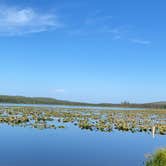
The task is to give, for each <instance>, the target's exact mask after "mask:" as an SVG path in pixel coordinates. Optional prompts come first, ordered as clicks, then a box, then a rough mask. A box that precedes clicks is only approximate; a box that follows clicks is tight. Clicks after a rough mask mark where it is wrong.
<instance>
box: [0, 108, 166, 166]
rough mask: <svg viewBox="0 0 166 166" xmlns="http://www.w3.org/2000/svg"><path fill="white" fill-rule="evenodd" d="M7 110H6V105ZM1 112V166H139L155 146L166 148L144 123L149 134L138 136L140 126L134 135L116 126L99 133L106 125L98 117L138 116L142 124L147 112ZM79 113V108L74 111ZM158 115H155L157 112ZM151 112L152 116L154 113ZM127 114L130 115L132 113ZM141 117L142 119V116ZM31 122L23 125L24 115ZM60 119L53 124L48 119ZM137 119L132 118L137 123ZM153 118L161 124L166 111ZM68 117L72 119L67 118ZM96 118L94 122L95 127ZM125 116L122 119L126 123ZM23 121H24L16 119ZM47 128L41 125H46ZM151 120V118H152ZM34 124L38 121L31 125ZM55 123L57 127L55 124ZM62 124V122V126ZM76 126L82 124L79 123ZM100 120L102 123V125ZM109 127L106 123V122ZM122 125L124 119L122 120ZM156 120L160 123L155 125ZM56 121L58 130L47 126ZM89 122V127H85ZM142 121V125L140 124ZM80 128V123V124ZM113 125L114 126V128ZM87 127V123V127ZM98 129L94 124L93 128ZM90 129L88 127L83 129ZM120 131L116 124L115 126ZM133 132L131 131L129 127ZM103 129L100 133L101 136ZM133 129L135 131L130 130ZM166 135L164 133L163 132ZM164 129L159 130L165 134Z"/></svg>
mask: <svg viewBox="0 0 166 166" xmlns="http://www.w3.org/2000/svg"><path fill="white" fill-rule="evenodd" d="M9 108H10V107H9ZM38 109H39V108H30V107H29V108H28V107H25V108H22V107H21V108H12V107H11V108H10V109H8V108H1V109H0V114H1V115H0V120H1V123H0V133H1V134H0V147H1V148H0V151H1V153H0V165H2V166H37V165H39V166H46V165H47V166H53V165H57V166H141V165H142V166H143V165H144V162H145V160H146V159H145V155H147V154H150V153H152V152H153V151H155V150H156V149H158V148H161V147H165V146H166V141H165V140H166V135H160V134H155V135H154V134H152V132H151V131H150V129H149V128H148V126H146V125H147V124H148V125H149V123H147V122H146V123H145V126H144V127H147V128H144V129H146V131H147V132H137V131H139V130H138V128H139V127H141V126H139V125H137V126H135V131H133V130H130V128H129V130H128V131H127V130H126V128H123V130H124V131H120V130H122V128H121V127H122V126H119V128H118V129H112V130H110V131H109V132H107V130H105V129H108V126H105V125H104V128H99V130H97V128H95V127H97V126H98V124H100V125H101V126H100V127H102V124H103V123H104V122H102V121H101V119H100V118H101V117H102V118H105V116H104V115H105V114H108V115H107V116H108V117H110V116H111V115H112V114H113V115H114V116H112V118H115V120H128V119H130V118H131V117H132V118H133V117H134V116H135V114H138V116H139V118H140V119H141V121H142V122H143V121H146V120H147V118H146V117H149V115H151V113H150V114H149V112H147V111H138V112H136V111H130V112H129V113H128V112H126V111H120V112H118V111H114V112H113V113H110V111H107V112H105V113H102V112H98V111H97V112H93V111H92V112H91V113H90V114H88V112H86V109H85V112H82V110H81V111H80V112H79V111H77V109H76V110H72V109H71V110H70V111H69V112H66V109H64V111H62V110H56V109H55V110H49V109H48V110H47V108H45V107H44V108H43V109H41V110H38ZM78 110H79V109H78ZM156 112H157V113H158V111H156ZM156 112H154V111H152V113H153V114H157V113H156ZM130 114H131V115H130ZM140 114H142V116H140ZM26 116H27V117H28V118H29V119H31V120H30V121H27V120H26V118H25V117H26ZM53 116H55V117H57V118H58V119H59V120H60V119H61V120H60V121H59V120H58V119H54V120H51V119H49V118H50V117H53ZM138 116H136V117H135V122H134V123H136V122H137V118H138ZM158 116H159V118H158V117H157V116H155V117H152V118H153V120H154V119H155V118H157V120H159V119H161V122H162V123H163V120H165V111H164V110H161V111H160V114H159V115H158ZM69 117H70V119H69ZM78 117H79V118H80V119H82V118H84V122H86V124H84V126H83V127H85V129H81V126H79V124H77V125H75V121H73V118H76V119H77V118H78ZM87 117H89V119H92V118H94V119H96V120H97V121H98V120H99V121H98V122H97V123H96V124H94V123H93V121H92V120H89V121H86V119H87ZM124 117H126V119H124ZM19 118H22V119H19ZM43 118H47V120H46V121H47V125H48V126H45V127H41V125H43V124H45V125H46V121H45V120H44V119H43ZM150 118H151V117H150ZM34 120H35V121H36V122H34ZM54 121H56V123H54ZM65 121H66V123H65ZM77 121H78V122H79V121H80V120H79V119H77ZM100 121H101V122H100ZM108 122H109V123H113V122H114V120H113V122H112V121H110V119H107V122H106V123H108ZM124 122H125V121H124ZM159 122H160V121H158V123H159ZM51 123H54V124H55V126H56V128H54V127H53V128H52V126H51V128H50V126H49V124H51ZM88 123H91V124H93V125H94V126H93V130H91V128H89V127H91V126H87V124H88ZM139 123H140V122H139ZM63 124H65V128H59V127H58V125H63ZM80 124H82V122H81V121H80ZM118 124H119V123H117V122H116V123H115V124H114V125H118ZM89 125H90V124H89ZM95 125H96V126H95ZM87 127H88V128H87ZM117 127H118V126H117ZM131 129H132V128H131ZM102 131H103V132H102ZM131 131H133V133H132V132H131ZM164 131H165V130H164ZM164 131H162V132H164Z"/></svg>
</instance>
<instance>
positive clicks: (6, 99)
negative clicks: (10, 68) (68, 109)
mask: <svg viewBox="0 0 166 166" xmlns="http://www.w3.org/2000/svg"><path fill="white" fill-rule="evenodd" d="M0 103H16V104H57V105H91V104H89V103H81V102H72V101H65V100H57V99H54V98H45V97H24V96H6V95H0Z"/></svg>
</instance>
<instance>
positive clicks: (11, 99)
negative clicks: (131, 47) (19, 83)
mask: <svg viewBox="0 0 166 166" xmlns="http://www.w3.org/2000/svg"><path fill="white" fill-rule="evenodd" d="M0 103H15V104H53V105H73V106H74V105H75V106H102V107H103V106H104V107H135V108H166V102H164V101H162V102H153V103H143V104H134V103H121V104H112V103H98V104H94V103H85V102H73V101H66V100H57V99H54V98H45V97H24V96H7V95H0Z"/></svg>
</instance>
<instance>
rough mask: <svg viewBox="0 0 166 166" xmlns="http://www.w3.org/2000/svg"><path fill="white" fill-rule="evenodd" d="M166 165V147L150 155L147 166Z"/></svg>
mask: <svg viewBox="0 0 166 166" xmlns="http://www.w3.org/2000/svg"><path fill="white" fill-rule="evenodd" d="M165 165H166V149H159V150H157V151H156V152H155V153H154V154H152V155H150V156H149V157H148V160H147V161H146V166H165Z"/></svg>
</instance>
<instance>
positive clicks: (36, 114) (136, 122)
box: [0, 107, 166, 135]
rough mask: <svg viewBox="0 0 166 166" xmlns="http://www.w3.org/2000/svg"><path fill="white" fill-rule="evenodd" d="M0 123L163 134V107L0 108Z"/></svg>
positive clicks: (165, 121) (165, 114)
mask: <svg viewBox="0 0 166 166" xmlns="http://www.w3.org/2000/svg"><path fill="white" fill-rule="evenodd" d="M0 123H6V124H8V125H12V126H24V127H32V128H36V129H57V128H61V129H62V128H66V127H67V124H68V123H71V124H73V125H74V126H77V127H79V128H80V129H86V130H91V131H102V132H112V131H114V130H120V131H127V132H132V133H134V132H147V133H151V132H153V134H161V135H165V134H166V110H164V109H156V110H148V109H147V110H132V111H131V110H129V111H118V110H102V111H99V110H95V109H94V108H93V109H92V108H91V109H90V108H40V107H0Z"/></svg>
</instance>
